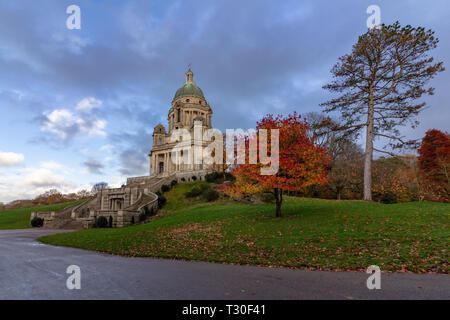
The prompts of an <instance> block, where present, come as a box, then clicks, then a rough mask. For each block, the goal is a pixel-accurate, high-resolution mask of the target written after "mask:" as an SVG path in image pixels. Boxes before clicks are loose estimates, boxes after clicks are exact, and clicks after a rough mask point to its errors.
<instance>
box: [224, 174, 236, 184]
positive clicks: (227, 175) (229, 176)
mask: <svg viewBox="0 0 450 320" xmlns="http://www.w3.org/2000/svg"><path fill="white" fill-rule="evenodd" d="M225 180H226V181H231V182H234V181H236V177H235V176H233V175H232V174H231V172H225Z"/></svg>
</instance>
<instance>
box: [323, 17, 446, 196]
mask: <svg viewBox="0 0 450 320" xmlns="http://www.w3.org/2000/svg"><path fill="white" fill-rule="evenodd" d="M438 42H439V40H438V39H437V38H436V37H435V36H434V32H433V31H431V30H425V29H424V28H422V27H412V26H410V25H407V26H405V27H402V26H401V25H400V24H399V23H398V22H396V23H395V24H393V25H382V26H380V28H373V29H370V30H369V31H368V32H367V33H365V34H363V35H362V36H360V37H359V39H358V42H357V43H356V44H355V45H354V46H353V49H352V52H351V53H350V54H347V55H344V56H342V57H340V58H339V61H338V63H337V64H336V65H335V66H334V67H333V69H332V70H331V73H332V74H333V78H334V79H333V81H332V82H331V83H329V84H327V85H325V86H324V89H327V90H329V91H331V92H336V93H339V94H340V96H339V97H337V98H335V99H332V100H329V101H327V102H325V103H323V104H321V105H322V106H323V107H324V108H325V109H324V110H325V112H333V111H340V112H341V117H342V119H343V124H342V126H340V128H337V129H339V130H346V131H349V132H355V133H359V132H360V131H361V130H363V129H365V130H366V146H365V159H364V200H372V160H373V152H374V151H378V152H384V153H391V152H389V151H386V148H387V147H390V148H391V149H396V148H402V147H408V146H409V147H411V146H415V144H416V141H413V140H409V141H406V140H405V138H404V137H402V136H401V135H400V133H399V130H398V127H399V126H401V125H405V124H407V123H410V124H411V125H412V127H415V126H417V124H418V121H417V119H416V117H415V116H417V115H418V114H419V112H420V111H422V110H423V109H424V108H425V102H417V101H416V100H417V99H419V98H420V97H422V95H424V94H428V95H432V94H433V92H434V88H431V87H427V88H426V87H425V86H426V84H427V82H428V81H429V80H430V79H432V78H433V77H434V76H435V75H436V74H437V73H438V72H441V71H444V67H443V63H442V62H437V63H435V62H434V59H433V58H432V57H430V56H429V51H430V50H431V49H434V48H436V46H437V44H438ZM376 137H380V138H385V139H387V140H388V141H389V142H388V143H387V144H386V145H385V148H384V150H381V149H376V148H374V139H375V138H376Z"/></svg>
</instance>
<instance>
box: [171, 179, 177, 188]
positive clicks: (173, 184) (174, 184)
mask: <svg viewBox="0 0 450 320" xmlns="http://www.w3.org/2000/svg"><path fill="white" fill-rule="evenodd" d="M177 184H178V181H177V180H172V182H171V183H170V185H171V186H172V187H175V186H176V185H177Z"/></svg>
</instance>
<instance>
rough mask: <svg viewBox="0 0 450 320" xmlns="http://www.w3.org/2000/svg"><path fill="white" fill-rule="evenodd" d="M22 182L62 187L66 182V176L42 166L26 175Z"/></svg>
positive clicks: (31, 184) (28, 184)
mask: <svg viewBox="0 0 450 320" xmlns="http://www.w3.org/2000/svg"><path fill="white" fill-rule="evenodd" d="M20 184H23V185H25V186H32V187H60V186H61V185H63V184H64V177H63V176H61V175H58V174H55V173H53V171H51V170H49V169H45V168H40V169H37V170H35V171H33V172H32V173H30V174H28V175H26V176H24V177H23V179H22V180H21V181H20Z"/></svg>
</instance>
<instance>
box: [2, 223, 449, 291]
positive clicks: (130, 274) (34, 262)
mask: <svg viewBox="0 0 450 320" xmlns="http://www.w3.org/2000/svg"><path fill="white" fill-rule="evenodd" d="M58 232H61V231H57V230H42V229H41V230H7V231H0V299H450V275H442V274H440V275H428V274H426V275H415V274H382V277H381V287H382V289H381V290H368V289H367V287H366V279H367V277H368V275H367V274H365V273H359V272H322V271H302V270H289V269H278V268H262V267H247V266H233V265H223V264H213V263H202V262H185V261H172V260H159V259H147V258H125V257H118V256H111V255H106V254H99V253H95V252H90V251H85V250H78V249H71V248H63V247H54V246H47V245H43V244H40V243H38V242H36V241H35V239H36V238H38V237H39V236H42V235H47V234H55V233H58ZM73 264H75V265H78V266H79V267H80V268H81V276H82V279H81V286H82V288H81V290H73V291H71V290H68V289H67V288H66V279H67V277H68V276H69V275H67V274H66V273H65V272H66V268H67V267H68V266H69V265H73Z"/></svg>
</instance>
